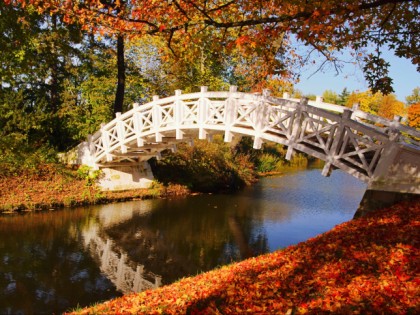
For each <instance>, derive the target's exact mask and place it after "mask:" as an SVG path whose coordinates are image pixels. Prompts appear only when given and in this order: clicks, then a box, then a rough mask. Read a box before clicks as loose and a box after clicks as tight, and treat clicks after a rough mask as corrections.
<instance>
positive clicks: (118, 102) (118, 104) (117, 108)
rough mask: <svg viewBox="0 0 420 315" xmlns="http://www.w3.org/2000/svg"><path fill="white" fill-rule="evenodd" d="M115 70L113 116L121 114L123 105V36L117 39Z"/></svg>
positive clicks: (120, 35)
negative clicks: (116, 69)
mask: <svg viewBox="0 0 420 315" xmlns="http://www.w3.org/2000/svg"><path fill="white" fill-rule="evenodd" d="M117 68H118V74H117V77H118V83H117V93H116V95H115V102H114V114H115V113H122V111H123V103H124V90H125V62H124V36H123V35H122V34H119V35H118V38H117Z"/></svg>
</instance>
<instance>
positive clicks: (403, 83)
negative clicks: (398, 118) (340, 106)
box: [295, 52, 420, 102]
mask: <svg viewBox="0 0 420 315" xmlns="http://www.w3.org/2000/svg"><path fill="white" fill-rule="evenodd" d="M383 57H384V59H385V60H387V61H388V62H390V64H391V68H390V77H391V78H392V79H393V87H394V91H395V94H396V95H397V98H398V99H399V100H400V101H403V102H405V97H406V96H408V95H410V94H411V93H412V91H413V89H414V88H415V87H420V73H419V72H417V70H416V67H415V66H414V65H413V64H412V63H411V62H410V60H407V59H402V58H398V57H396V56H395V55H393V54H392V53H391V52H383ZM316 69H317V68H316V67H313V68H309V69H308V70H307V71H305V72H303V73H302V75H301V77H300V82H299V83H298V84H296V85H295V88H297V89H299V90H300V91H302V92H303V93H304V94H315V95H322V93H323V92H324V91H325V90H332V91H334V92H336V93H338V94H339V93H340V92H341V91H342V90H343V89H344V88H345V87H347V90H349V91H356V90H359V91H366V90H367V89H368V85H367V83H366V81H365V79H364V77H363V73H362V71H361V69H360V68H359V67H358V66H355V65H347V66H346V67H345V68H344V69H343V72H342V73H340V74H339V75H338V76H337V75H336V73H335V71H334V70H333V69H330V70H329V71H325V72H318V73H316V74H314V75H313V76H311V74H312V73H314V71H315V70H316Z"/></svg>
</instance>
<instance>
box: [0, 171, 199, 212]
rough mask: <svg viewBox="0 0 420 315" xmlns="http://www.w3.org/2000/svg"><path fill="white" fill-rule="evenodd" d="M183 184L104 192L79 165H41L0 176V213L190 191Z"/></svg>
mask: <svg viewBox="0 0 420 315" xmlns="http://www.w3.org/2000/svg"><path fill="white" fill-rule="evenodd" d="M190 193H191V192H190V190H189V189H188V188H187V187H185V186H182V185H177V184H168V185H166V186H164V185H162V184H159V183H157V182H156V183H154V184H153V185H152V187H151V188H150V189H137V190H130V191H115V192H111V191H108V192H102V191H100V189H99V188H98V187H96V186H95V184H94V183H92V181H91V180H90V179H89V178H87V177H86V176H85V175H84V174H81V173H80V171H78V170H77V169H71V168H67V167H61V168H57V166H54V165H48V164H46V165H42V166H41V167H40V169H39V170H37V172H36V173H28V172H26V173H23V174H19V175H17V176H8V177H0V213H13V212H18V211H38V210H52V209H59V208H64V207H75V206H81V205H89V204H103V203H111V202H120V201H128V200H133V199H148V198H163V197H170V196H182V195H188V194H190Z"/></svg>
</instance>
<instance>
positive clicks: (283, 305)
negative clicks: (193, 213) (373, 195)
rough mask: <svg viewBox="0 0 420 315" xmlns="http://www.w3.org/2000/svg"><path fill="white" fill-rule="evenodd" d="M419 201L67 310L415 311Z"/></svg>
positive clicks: (418, 304) (418, 303)
mask: <svg viewBox="0 0 420 315" xmlns="http://www.w3.org/2000/svg"><path fill="white" fill-rule="evenodd" d="M419 240H420V201H419V200H417V201H414V202H405V203H401V204H397V205H394V206H392V207H390V208H387V209H383V211H377V212H375V213H372V214H371V215H369V216H366V217H363V218H359V219H355V220H352V221H349V222H346V223H343V224H341V225H338V226H336V227H335V228H334V229H332V230H331V231H329V232H326V233H324V234H322V235H320V236H318V237H315V238H313V239H310V240H308V241H306V242H302V243H299V244H297V245H294V246H290V247H287V248H286V249H284V250H279V251H276V252H274V253H271V254H266V255H262V256H259V257H256V258H251V259H248V260H245V261H242V262H240V263H236V264H232V265H229V266H225V267H222V268H220V269H218V270H214V271H211V272H207V273H203V274H200V275H198V276H196V277H191V278H185V279H182V280H180V281H179V282H177V283H174V284H172V285H168V286H164V287H161V288H158V289H155V290H148V291H144V292H141V293H137V294H130V295H126V296H123V297H121V298H117V299H114V300H111V301H108V302H105V303H102V304H97V305H95V306H92V307H90V308H85V309H79V310H76V311H74V312H73V313H72V314H117V313H118V314H245V313H248V314H418V313H419V312H420V295H419V289H418V288H419V285H420V274H419V269H418V266H419V264H420V250H419V245H420V244H419Z"/></svg>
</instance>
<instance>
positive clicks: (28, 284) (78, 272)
mask: <svg viewBox="0 0 420 315" xmlns="http://www.w3.org/2000/svg"><path fill="white" fill-rule="evenodd" d="M86 211H87V209H75V210H68V209H67V210H63V211H54V212H42V213H34V214H30V215H25V216H14V217H2V218H0V253H1V264H0V313H1V314H4V313H11V314H16V313H25V314H33V313H40V312H42V313H61V312H63V311H65V310H68V309H69V308H72V307H75V306H76V305H78V304H79V305H80V306H86V305H89V304H91V303H92V302H93V301H99V300H103V299H109V298H113V297H116V296H119V295H120V294H119V293H118V292H116V290H115V289H114V286H113V284H112V283H111V282H110V281H109V280H108V279H107V278H106V277H105V276H104V275H102V274H101V273H100V271H99V268H98V266H97V264H96V262H95V261H94V260H93V259H92V257H90V256H89V255H86V253H85V252H84V250H83V248H82V247H81V246H80V244H81V242H82V240H81V236H80V233H79V232H78V228H77V226H80V225H85V223H86V221H87V220H86V219H87V216H86Z"/></svg>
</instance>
